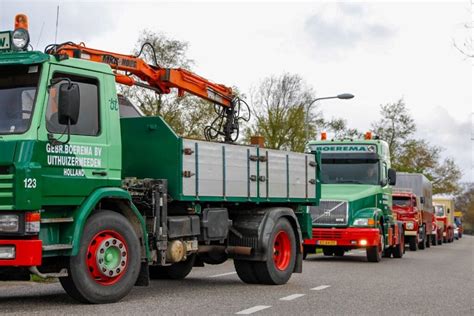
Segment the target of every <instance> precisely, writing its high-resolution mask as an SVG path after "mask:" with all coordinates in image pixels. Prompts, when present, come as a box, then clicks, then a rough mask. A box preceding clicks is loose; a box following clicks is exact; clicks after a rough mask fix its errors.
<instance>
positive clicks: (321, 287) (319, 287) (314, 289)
mask: <svg viewBox="0 0 474 316" xmlns="http://www.w3.org/2000/svg"><path fill="white" fill-rule="evenodd" d="M328 287H330V285H320V286H317V287H313V288H312V289H311V290H312V291H321V290H324V289H327V288H328Z"/></svg>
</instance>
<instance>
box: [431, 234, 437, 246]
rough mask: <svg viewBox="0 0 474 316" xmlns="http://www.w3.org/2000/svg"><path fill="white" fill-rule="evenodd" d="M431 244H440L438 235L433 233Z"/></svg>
mask: <svg viewBox="0 0 474 316" xmlns="http://www.w3.org/2000/svg"><path fill="white" fill-rule="evenodd" d="M431 244H432V245H433V246H436V245H437V244H438V241H437V240H436V235H431Z"/></svg>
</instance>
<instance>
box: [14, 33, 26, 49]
mask: <svg viewBox="0 0 474 316" xmlns="http://www.w3.org/2000/svg"><path fill="white" fill-rule="evenodd" d="M12 43H13V46H14V47H15V48H16V49H26V47H27V46H28V44H29V43H30V35H29V34H28V31H27V30H25V29H16V30H14V31H13V34H12Z"/></svg>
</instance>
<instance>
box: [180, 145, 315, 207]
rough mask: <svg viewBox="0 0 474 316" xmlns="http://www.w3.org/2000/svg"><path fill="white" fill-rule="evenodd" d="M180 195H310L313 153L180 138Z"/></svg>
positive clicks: (262, 196) (285, 197) (295, 196)
mask: <svg viewBox="0 0 474 316" xmlns="http://www.w3.org/2000/svg"><path fill="white" fill-rule="evenodd" d="M182 157H183V163H182V166H183V170H182V174H183V182H182V184H183V191H182V192H183V195H185V196H194V197H222V198H227V197H235V198H247V199H249V198H260V199H268V200H271V199H273V198H279V199H281V198H284V199H296V198H298V199H314V198H315V197H316V189H315V186H316V163H315V156H314V155H313V154H301V153H293V152H287V151H279V150H271V149H265V148H257V147H255V146H240V145H231V144H221V143H212V142H205V141H198V140H190V139H183V156H182Z"/></svg>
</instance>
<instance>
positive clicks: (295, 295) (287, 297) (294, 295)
mask: <svg viewBox="0 0 474 316" xmlns="http://www.w3.org/2000/svg"><path fill="white" fill-rule="evenodd" d="M302 296H305V294H291V295H288V296H285V297H282V298H280V301H292V300H294V299H297V298H298V297H302Z"/></svg>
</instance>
